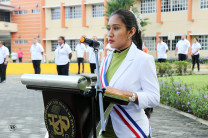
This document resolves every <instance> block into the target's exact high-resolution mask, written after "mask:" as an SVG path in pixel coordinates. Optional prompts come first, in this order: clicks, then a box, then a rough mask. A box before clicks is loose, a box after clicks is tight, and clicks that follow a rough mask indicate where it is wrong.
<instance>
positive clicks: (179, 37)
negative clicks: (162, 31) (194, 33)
mask: <svg viewBox="0 0 208 138" xmlns="http://www.w3.org/2000/svg"><path fill="white" fill-rule="evenodd" d="M162 39H163V42H165V43H166V44H167V45H168V49H169V50H175V48H176V44H177V43H178V41H179V40H181V36H176V37H175V40H172V46H171V45H170V40H168V37H167V36H164V37H162ZM171 48H172V49H171Z"/></svg>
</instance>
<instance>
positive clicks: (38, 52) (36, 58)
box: [30, 38, 44, 74]
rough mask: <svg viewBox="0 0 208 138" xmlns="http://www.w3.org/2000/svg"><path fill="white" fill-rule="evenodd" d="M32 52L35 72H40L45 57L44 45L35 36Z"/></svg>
mask: <svg viewBox="0 0 208 138" xmlns="http://www.w3.org/2000/svg"><path fill="white" fill-rule="evenodd" d="M30 52H31V59H32V63H33V68H34V70H35V74H40V72H41V68H40V63H41V60H42V58H43V52H44V50H43V46H42V45H41V44H40V43H38V42H37V39H36V38H33V40H32V46H31V48H30Z"/></svg>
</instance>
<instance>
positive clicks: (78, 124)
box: [21, 74, 128, 138]
mask: <svg viewBox="0 0 208 138" xmlns="http://www.w3.org/2000/svg"><path fill="white" fill-rule="evenodd" d="M96 77H97V76H96V75H93V74H85V75H83V76H57V75H39V74H24V75H22V77H21V81H22V84H24V85H26V87H27V89H33V90H39V91H38V92H40V91H42V95H43V101H44V107H45V112H44V119H45V126H46V128H47V131H48V133H49V137H50V138H89V137H93V134H92V133H93V132H92V127H93V125H92V107H91V97H89V96H87V95H86V93H87V91H89V89H90V88H91V87H90V86H91V85H92V84H95V83H96ZM103 99H104V117H105V120H106V118H107V116H108V115H109V113H110V110H111V109H112V107H113V104H115V103H118V104H122V105H127V104H128V98H127V97H125V96H122V95H114V94H112V93H108V92H105V93H104V96H103ZM96 106H97V109H98V108H99V105H98V102H96ZM31 110H32V109H31ZM100 129H101V126H100V117H99V111H98V110H97V111H96V134H97V136H98V135H99V132H100Z"/></svg>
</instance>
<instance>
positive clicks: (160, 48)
mask: <svg viewBox="0 0 208 138" xmlns="http://www.w3.org/2000/svg"><path fill="white" fill-rule="evenodd" d="M167 52H168V46H167V44H166V43H165V42H163V41H162V37H159V38H158V44H157V58H158V62H166V58H167Z"/></svg>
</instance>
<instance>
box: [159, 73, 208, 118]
mask: <svg viewBox="0 0 208 138" xmlns="http://www.w3.org/2000/svg"><path fill="white" fill-rule="evenodd" d="M170 79H171V81H167V78H166V77H163V79H162V80H160V81H159V82H160V93H161V96H160V102H161V103H163V104H165V105H168V106H172V107H174V108H177V109H179V110H182V111H184V112H188V113H191V114H193V115H195V116H197V117H200V118H203V119H206V120H208V86H205V87H203V88H201V89H192V88H191V87H188V85H187V84H186V83H182V80H181V79H180V80H179V81H178V82H175V80H174V78H173V77H171V78H170Z"/></svg>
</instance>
